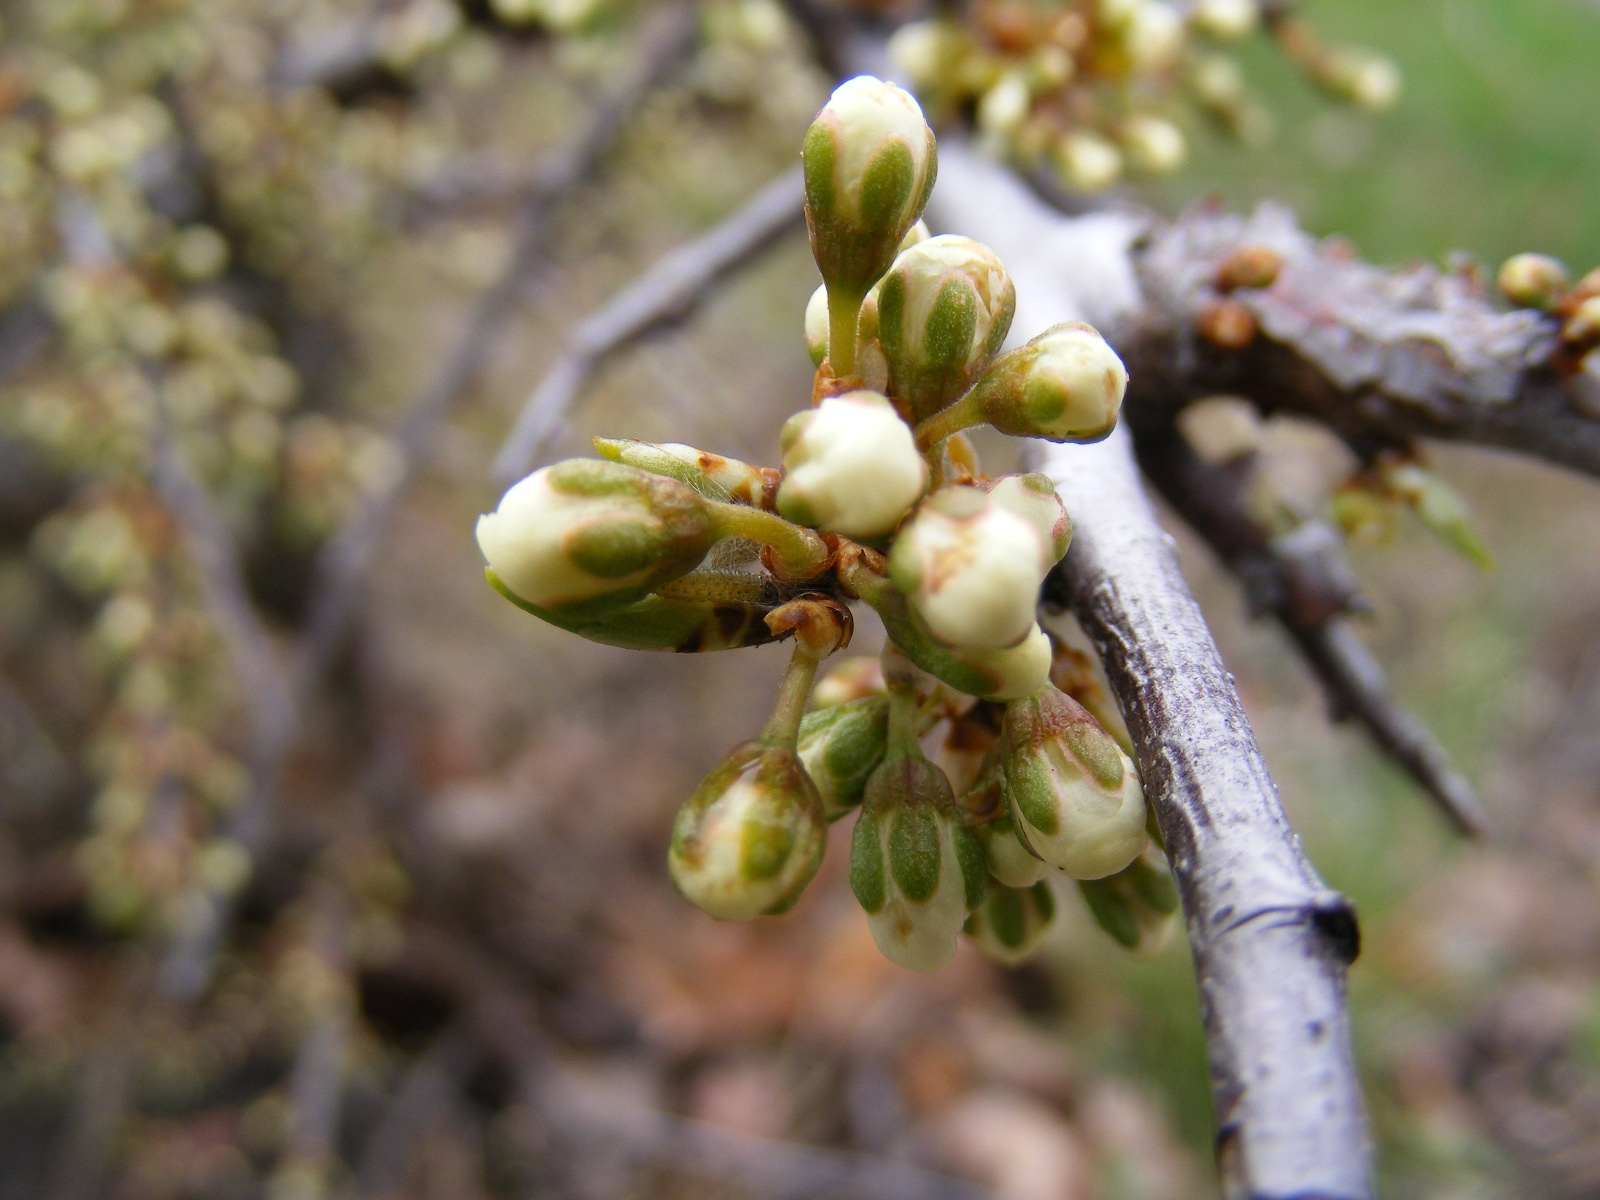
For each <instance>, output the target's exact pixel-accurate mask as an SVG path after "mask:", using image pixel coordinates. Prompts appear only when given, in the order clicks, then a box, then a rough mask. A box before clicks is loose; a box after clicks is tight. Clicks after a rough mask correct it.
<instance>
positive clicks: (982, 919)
mask: <svg viewBox="0 0 1600 1200" xmlns="http://www.w3.org/2000/svg"><path fill="white" fill-rule="evenodd" d="M1055 919H1056V896H1055V893H1054V892H1052V891H1051V890H1050V885H1049V884H1048V883H1046V882H1045V881H1044V880H1042V879H1041V880H1039V881H1037V882H1035V883H1033V884H1032V885H1030V886H1028V887H1005V886H1001V887H994V886H991V887H990V888H989V890H988V891H987V892H986V893H985V894H984V897H983V903H982V904H980V905H979V906H978V907H977V908H976V909H974V910H973V913H972V915H971V916H970V917H968V918H967V927H966V934H967V936H968V937H969V938H971V939H972V940H973V942H975V943H976V944H977V946H978V948H979V949H980V950H982V951H983V952H984V953H985V954H987V955H988V956H989V957H990V958H993V959H996V960H998V961H999V962H1003V963H1005V964H1007V965H1008V966H1014V965H1015V964H1017V963H1019V962H1022V961H1024V960H1025V959H1027V958H1028V957H1030V956H1031V955H1032V954H1033V953H1034V951H1036V950H1037V949H1038V948H1039V943H1040V942H1042V941H1043V940H1044V936H1045V934H1047V933H1049V932H1050V927H1051V926H1052V925H1053V924H1055Z"/></svg>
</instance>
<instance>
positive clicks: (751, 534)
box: [706, 500, 829, 579]
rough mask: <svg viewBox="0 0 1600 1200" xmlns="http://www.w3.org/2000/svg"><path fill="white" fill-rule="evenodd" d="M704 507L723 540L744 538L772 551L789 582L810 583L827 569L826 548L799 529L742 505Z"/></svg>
mask: <svg viewBox="0 0 1600 1200" xmlns="http://www.w3.org/2000/svg"><path fill="white" fill-rule="evenodd" d="M706 507H707V508H708V509H709V510H710V511H711V513H712V515H713V516H714V517H715V518H716V520H717V526H718V531H719V532H720V533H721V534H722V536H723V537H742V538H748V539H749V540H750V541H752V542H759V543H760V544H761V545H763V546H770V547H772V550H773V553H774V554H776V555H777V556H778V562H779V565H780V566H781V568H782V570H783V573H784V575H785V576H787V577H788V578H790V579H811V578H813V577H814V576H816V575H818V574H820V573H821V572H822V569H823V567H825V566H827V563H828V557H829V552H828V544H827V543H826V542H824V541H823V540H822V539H821V538H820V537H818V536H817V535H816V534H815V533H813V532H812V531H811V530H809V529H806V528H805V527H803V526H800V525H793V524H790V523H789V522H788V521H785V520H784V519H783V518H782V517H780V516H778V515H777V514H776V513H769V512H767V511H765V510H764V509H759V508H751V507H750V506H749V505H746V504H724V503H722V502H721V501H716V500H709V501H707V502H706Z"/></svg>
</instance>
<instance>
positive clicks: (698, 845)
mask: <svg viewBox="0 0 1600 1200" xmlns="http://www.w3.org/2000/svg"><path fill="white" fill-rule="evenodd" d="M826 838H827V827H826V825H825V824H824V822H823V818H822V802H821V800H820V799H819V798H818V796H817V789H816V787H815V786H814V785H813V784H812V782H811V780H810V779H809V778H808V777H807V776H806V773H805V770H804V769H803V768H802V767H801V765H800V761H799V759H798V757H797V756H796V754H795V752H794V751H793V750H790V749H787V748H784V747H773V746H763V745H762V744H761V743H759V742H747V743H745V744H744V745H743V746H740V747H739V748H738V749H737V750H735V751H734V752H733V753H732V754H731V755H729V756H728V758H726V759H725V760H723V762H722V763H721V765H719V766H718V767H717V768H716V770H714V771H712V772H711V774H710V775H708V776H706V778H705V781H704V782H702V783H701V784H700V786H699V787H698V788H696V789H695V793H694V795H692V796H691V797H690V798H689V800H688V801H687V802H686V803H685V804H684V806H683V808H681V809H680V810H679V811H678V818H677V820H676V822H674V824H673V827H672V846H671V848H670V850H669V851H668V854H667V867H668V870H669V871H670V872H671V874H672V881H673V883H675V884H676V885H677V886H678V890H679V891H680V892H682V893H683V894H684V896H685V897H686V898H687V899H688V900H690V901H691V902H692V903H694V904H695V905H697V906H698V907H700V908H702V909H704V910H705V911H706V912H708V913H710V914H711V915H712V916H713V917H716V918H718V919H719V920H723V921H745V920H749V919H750V918H751V917H758V916H762V915H763V914H769V913H781V912H786V911H787V910H788V909H790V908H791V907H793V905H794V903H795V901H796V900H798V899H799V898H800V893H801V892H803V891H804V890H805V887H806V884H808V883H810V882H811V878H812V876H814V875H815V874H816V873H817V868H818V867H819V866H820V865H821V864H822V851H823V845H824V842H825V841H826Z"/></svg>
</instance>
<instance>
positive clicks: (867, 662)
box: [811, 654, 885, 709]
mask: <svg viewBox="0 0 1600 1200" xmlns="http://www.w3.org/2000/svg"><path fill="white" fill-rule="evenodd" d="M884 687H885V685H884V681H883V663H882V661H881V660H880V659H879V658H878V656H877V655H876V654H861V655H857V656H855V657H853V658H846V659H842V660H840V661H838V662H835V663H834V665H833V666H832V667H830V668H829V670H828V673H827V674H826V675H824V676H823V677H822V678H821V679H820V680H818V681H817V686H816V687H815V688H814V689H813V690H812V693H811V707H812V708H816V709H823V708H832V707H833V706H834V705H835V704H848V703H849V702H850V701H852V700H864V699H866V698H867V697H868V696H881V695H883V693H884Z"/></svg>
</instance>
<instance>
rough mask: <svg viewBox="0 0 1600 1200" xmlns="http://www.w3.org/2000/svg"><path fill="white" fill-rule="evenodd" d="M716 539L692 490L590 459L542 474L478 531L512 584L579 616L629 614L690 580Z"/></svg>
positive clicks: (528, 596)
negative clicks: (654, 594) (682, 579)
mask: <svg viewBox="0 0 1600 1200" xmlns="http://www.w3.org/2000/svg"><path fill="white" fill-rule="evenodd" d="M717 537H718V532H717V522H716V520H715V518H714V516H713V514H712V513H711V512H710V510H709V509H708V507H707V505H706V502H705V501H704V500H703V499H701V497H700V496H699V494H698V493H696V492H695V491H694V489H693V488H690V487H687V486H685V485H684V484H682V483H679V482H677V481H676V480H673V479H666V478H663V477H662V476H659V475H652V474H650V473H649V472H647V471H641V470H638V469H636V468H634V467H628V466H623V465H621V464H618V463H609V462H598V461H594V460H590V459H569V460H567V461H566V462H560V463H556V464H555V465H554V466H549V467H544V468H542V469H540V470H538V471H535V472H534V473H533V474H532V475H529V476H528V477H527V478H526V479H524V480H522V481H521V482H520V483H517V484H514V485H513V486H512V487H511V489H510V490H509V491H507V492H506V494H505V495H504V496H502V497H501V498H500V504H499V506H498V507H497V508H496V509H495V511H494V512H492V513H486V514H484V515H483V516H481V517H479V518H478V525H477V538H478V546H479V548H480V549H481V550H482V551H483V556H484V558H485V559H487V560H488V563H489V567H490V569H491V570H492V571H493V572H494V573H495V575H496V576H497V577H498V578H499V579H500V580H501V582H503V583H504V584H505V586H506V587H508V588H509V589H510V590H511V591H512V592H514V593H515V594H516V595H518V596H520V597H521V598H522V599H524V600H526V601H528V602H529V603H530V604H533V605H536V606H538V607H539V608H543V609H548V610H552V611H556V612H562V613H568V614H574V615H598V614H600V613H604V612H609V611H612V610H615V609H619V608H623V607H625V606H626V605H629V604H631V603H633V602H634V601H635V600H638V599H640V598H641V597H643V596H645V595H647V594H649V593H650V592H651V591H653V590H654V589H655V588H657V587H659V586H661V585H662V584H664V583H666V582H668V581H669V580H672V579H676V578H678V577H679V576H680V575H684V574H687V573H688V572H689V571H692V570H693V569H694V568H695V567H696V566H697V565H698V564H699V563H700V560H701V559H703V558H704V557H705V556H706V552H707V551H708V550H710V548H711V546H712V544H713V543H714V542H715V541H716V540H717Z"/></svg>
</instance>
